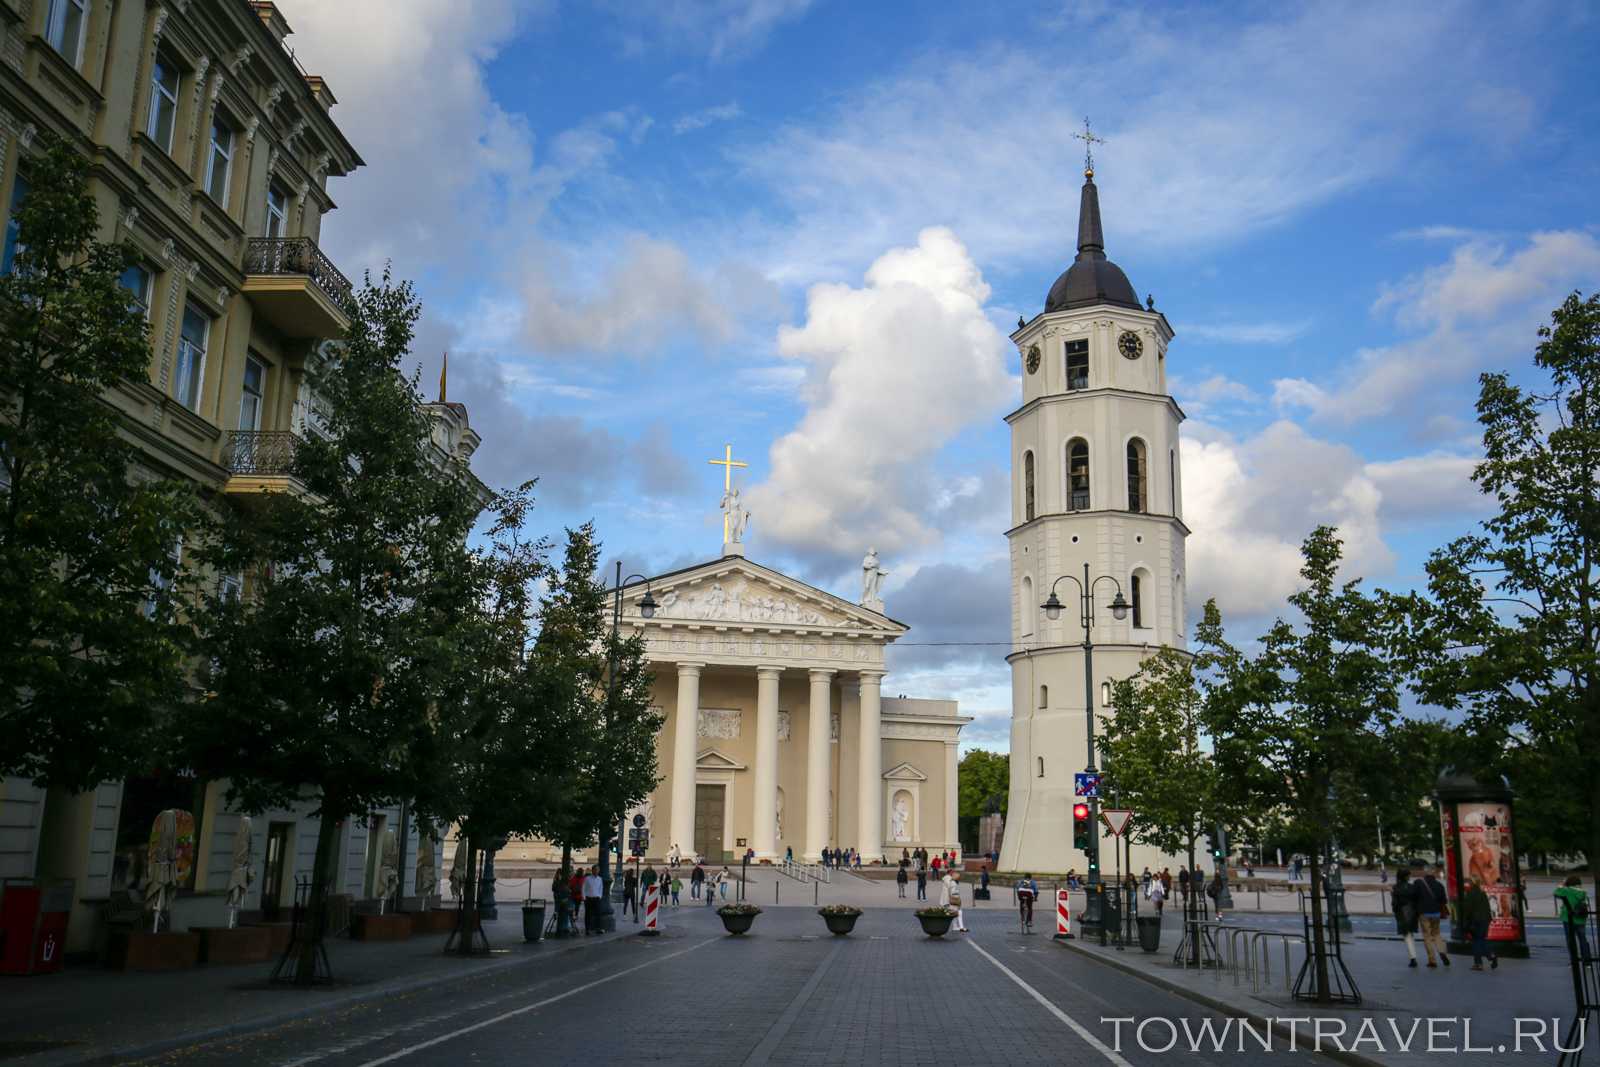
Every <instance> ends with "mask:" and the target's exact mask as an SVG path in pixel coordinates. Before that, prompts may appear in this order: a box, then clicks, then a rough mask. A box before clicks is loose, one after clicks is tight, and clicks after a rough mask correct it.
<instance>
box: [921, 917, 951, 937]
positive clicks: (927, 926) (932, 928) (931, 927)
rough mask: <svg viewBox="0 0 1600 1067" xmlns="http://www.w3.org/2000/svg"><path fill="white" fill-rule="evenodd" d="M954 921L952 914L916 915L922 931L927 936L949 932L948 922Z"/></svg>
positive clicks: (941, 935)
mask: <svg viewBox="0 0 1600 1067" xmlns="http://www.w3.org/2000/svg"><path fill="white" fill-rule="evenodd" d="M955 921H956V917H955V916H954V915H918V916H917V922H919V923H921V924H922V932H923V933H925V934H927V935H928V936H929V937H943V936H944V935H945V934H948V933H949V932H950V924H951V923H953V922H955Z"/></svg>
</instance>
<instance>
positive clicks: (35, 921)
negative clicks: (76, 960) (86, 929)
mask: <svg viewBox="0 0 1600 1067" xmlns="http://www.w3.org/2000/svg"><path fill="white" fill-rule="evenodd" d="M72 888H73V883H72V882H70V881H66V882H59V883H55V884H52V885H47V886H42V885H39V884H38V883H37V882H35V881H33V879H31V878H10V879H7V880H6V882H5V885H4V887H3V888H0V974H51V973H53V972H55V971H59V970H60V969H61V958H62V956H64V955H65V954H66V947H67V918H68V916H69V915H70V914H71V913H72Z"/></svg>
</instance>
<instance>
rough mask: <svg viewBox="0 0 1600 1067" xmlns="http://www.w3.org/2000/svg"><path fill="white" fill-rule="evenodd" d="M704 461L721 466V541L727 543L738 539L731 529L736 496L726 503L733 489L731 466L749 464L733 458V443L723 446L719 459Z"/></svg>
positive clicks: (735, 509) (736, 504) (736, 506)
mask: <svg viewBox="0 0 1600 1067" xmlns="http://www.w3.org/2000/svg"><path fill="white" fill-rule="evenodd" d="M706 462H707V463H709V464H711V465H712V466H714V467H721V468H722V542H723V544H728V543H730V542H733V541H737V540H738V539H739V538H738V537H736V536H734V535H735V531H734V529H733V523H734V519H735V513H736V512H737V511H738V501H737V498H736V499H735V501H734V503H733V505H732V506H731V507H730V506H729V503H728V497H729V496H730V495H732V493H733V491H734V489H733V468H735V467H748V466H750V464H748V463H746V462H744V461H743V460H738V459H734V458H733V445H731V444H729V445H724V446H723V452H722V458H721V459H708V460H706ZM741 525H742V524H741ZM739 532H740V533H742V531H739Z"/></svg>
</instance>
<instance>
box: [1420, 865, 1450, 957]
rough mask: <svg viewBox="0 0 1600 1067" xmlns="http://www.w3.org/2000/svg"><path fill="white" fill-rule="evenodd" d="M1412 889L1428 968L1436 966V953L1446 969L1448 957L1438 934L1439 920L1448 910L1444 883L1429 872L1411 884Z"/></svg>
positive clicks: (1441, 938)
mask: <svg viewBox="0 0 1600 1067" xmlns="http://www.w3.org/2000/svg"><path fill="white" fill-rule="evenodd" d="M1412 889H1413V892H1414V893H1415V894H1416V902H1417V914H1418V917H1419V921H1420V922H1421V924H1422V947H1423V948H1425V949H1427V950H1428V966H1429V967H1433V966H1436V964H1435V963H1434V962H1433V961H1434V956H1435V953H1437V955H1438V958H1439V961H1440V962H1442V963H1443V964H1444V965H1445V966H1446V967H1448V966H1450V957H1449V955H1447V954H1446V953H1445V945H1444V938H1443V937H1442V936H1441V935H1440V933H1439V920H1440V918H1441V917H1443V916H1444V914H1445V913H1446V912H1447V911H1448V910H1449V899H1448V897H1447V896H1446V894H1445V890H1444V883H1443V882H1441V881H1439V879H1438V876H1437V875H1436V874H1435V873H1434V872H1433V871H1429V872H1428V873H1427V874H1425V875H1423V876H1422V877H1421V878H1419V879H1417V880H1416V881H1415V882H1413V883H1412Z"/></svg>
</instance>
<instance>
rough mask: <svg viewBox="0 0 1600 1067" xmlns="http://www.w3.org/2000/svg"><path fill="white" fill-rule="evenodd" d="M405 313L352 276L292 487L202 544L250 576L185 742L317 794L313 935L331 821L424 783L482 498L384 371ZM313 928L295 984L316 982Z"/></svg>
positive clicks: (451, 668) (403, 304) (238, 789)
mask: <svg viewBox="0 0 1600 1067" xmlns="http://www.w3.org/2000/svg"><path fill="white" fill-rule="evenodd" d="M418 311H419V309H418V305H417V303H416V300H415V297H414V296H413V294H412V291H411V287H410V285H409V284H405V283H401V284H395V283H394V282H393V281H392V280H391V278H390V277H389V275H388V273H387V272H385V274H384V275H383V277H382V278H381V280H380V281H378V282H374V281H373V279H372V278H371V277H370V276H369V277H368V278H366V280H365V282H364V284H363V286H362V287H361V289H360V290H359V291H358V293H357V294H356V295H355V296H354V298H353V300H352V305H351V307H350V315H351V326H350V328H349V330H348V331H347V335H346V337H345V339H344V341H343V342H342V343H340V344H338V345H333V346H329V347H328V348H327V349H326V350H325V352H324V360H323V361H322V362H320V363H317V364H314V365H313V366H312V367H311V368H309V370H308V373H309V374H310V376H311V382H312V387H313V389H314V390H315V391H316V392H317V394H318V396H319V397H320V398H321V400H322V401H323V402H324V405H325V407H324V409H323V411H324V414H325V416H326V423H325V426H326V429H325V432H324V433H317V434H312V435H309V436H307V437H305V438H303V439H302V440H300V441H299V442H298V444H297V446H296V449H295V454H294V460H293V471H294V474H295V475H296V476H297V477H298V478H299V480H300V481H301V482H302V483H303V484H304V485H305V486H306V488H307V489H308V490H309V492H307V493H304V494H301V493H275V494H271V495H270V496H268V497H267V498H266V499H264V500H263V501H262V502H261V506H260V507H258V508H252V509H241V510H240V511H239V512H238V513H237V514H236V515H235V516H234V517H233V519H232V521H230V522H229V523H227V524H226V526H225V527H224V529H223V533H222V536H221V537H220V538H219V541H218V543H217V545H216V546H215V548H214V549H212V550H211V555H212V557H213V561H214V564H215V566H217V568H218V569H219V570H221V571H222V572H223V573H244V574H246V575H247V576H248V577H249V583H248V586H247V589H246V595H245V596H244V597H241V598H236V599H227V598H223V597H220V596H219V597H212V598H210V599H209V601H208V603H207V610H206V611H205V612H204V613H203V615H202V630H203V636H204V649H205V654H206V656H207V657H208V659H209V661H210V663H211V667H212V669H211V672H210V686H209V688H210V692H209V693H208V694H207V699H206V700H205V701H204V703H203V704H202V706H200V707H198V708H196V709H195V713H194V714H192V715H190V716H188V717H187V722H186V735H185V743H186V748H187V751H188V752H189V754H190V758H191V761H192V764H193V765H194V766H195V767H196V768H197V769H198V770H199V771H200V772H201V773H202V774H203V775H205V776H206V777H210V778H226V779H227V780H228V783H229V784H228V794H229V798H230V800H231V801H232V802H235V803H238V804H239V805H241V806H242V807H243V808H245V810H248V811H261V810H263V809H265V808H268V807H276V806H284V805H287V804H290V803H293V802H296V801H298V800H301V799H311V800H314V801H315V802H316V804H317V812H318V813H319V814H320V816H321V827H320V830H319V832H318V837H317V857H316V862H315V866H314V876H313V886H312V891H311V928H312V930H313V931H314V932H316V931H320V930H321V924H322V921H323V920H322V917H323V914H324V911H323V908H324V903H325V900H326V894H327V877H328V872H329V869H330V866H331V859H332V852H333V848H334V843H335V840H336V837H337V833H338V826H339V823H340V821H341V820H344V819H347V818H351V817H356V816H362V815H365V814H366V813H367V812H368V811H371V810H372V809H374V808H378V807H382V806H385V805H387V804H390V803H394V802H396V801H397V800H399V799H401V798H405V797H416V796H423V797H426V796H428V795H429V793H430V790H431V789H432V783H433V782H434V780H435V778H436V777H437V776H438V775H440V774H443V773H446V772H447V770H448V768H447V767H443V766H441V765H440V764H439V756H440V755H441V754H442V753H444V752H446V751H447V749H448V746H447V744H446V742H445V741H444V740H441V735H444V736H446V737H448V736H449V734H450V733H451V732H452V730H453V726H452V724H451V723H450V722H449V721H448V716H449V714H450V713H451V712H452V711H454V710H456V709H458V708H459V707H460V702H459V701H455V700H450V699H446V698H447V696H448V692H447V690H448V688H449V687H450V686H451V685H453V684H456V683H457V682H458V681H459V665H460V662H461V658H462V657H461V653H460V651H459V648H458V647H457V644H458V642H459V641H461V640H462V639H463V634H464V627H463V620H464V619H467V618H468V617H470V613H471V610H472V604H471V601H470V594H471V592H472V586H471V583H470V582H469V581H466V580H462V579H455V578H453V577H452V576H453V575H456V574H460V573H462V572H463V568H465V567H466V559H465V538H466V535H467V532H468V530H469V529H470V527H471V526H472V523H473V522H474V520H475V517H476V515H477V513H478V510H479V501H478V497H477V495H476V493H475V492H474V486H473V484H472V483H471V480H470V477H469V475H468V473H467V472H466V470H465V469H464V466H463V465H460V464H459V463H458V462H457V461H455V460H454V459H446V458H443V457H441V456H440V455H439V454H438V453H437V452H436V450H435V449H434V448H433V447H432V445H431V443H430V441H431V432H432V425H431V421H430V416H429V415H428V413H427V412H426V411H425V410H424V409H423V407H422V401H421V397H420V396H419V395H418V393H417V390H416V387H415V384H414V383H412V382H408V381H407V380H406V379H404V378H403V377H402V376H401V374H400V372H399V366H400V361H401V359H402V358H404V357H405V356H406V354H407V352H408V351H409V348H410V344H411V338H412V329H413V326H414V324H415V321H416V318H417V315H418ZM449 596H453V597H454V599H455V602H454V604H450V603H447V598H448V597H449ZM315 941H316V938H315V936H314V937H313V939H312V940H311V941H308V942H307V943H306V946H305V951H304V952H303V953H302V954H301V957H300V961H299V965H298V968H297V971H296V980H297V981H300V982H311V981H313V980H315V977H316V948H315Z"/></svg>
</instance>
